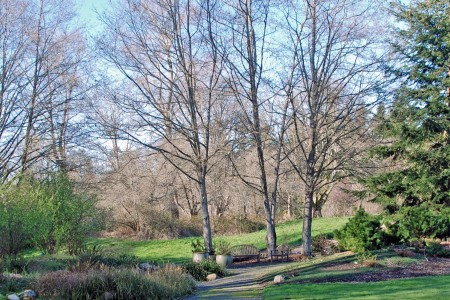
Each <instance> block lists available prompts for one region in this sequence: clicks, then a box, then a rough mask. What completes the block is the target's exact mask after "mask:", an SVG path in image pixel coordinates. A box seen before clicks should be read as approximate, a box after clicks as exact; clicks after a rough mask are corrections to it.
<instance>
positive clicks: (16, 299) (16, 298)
mask: <svg viewBox="0 0 450 300" xmlns="http://www.w3.org/2000/svg"><path fill="white" fill-rule="evenodd" d="M7 299H8V300H20V298H19V296H17V295H16V294H11V295H8V298H7Z"/></svg>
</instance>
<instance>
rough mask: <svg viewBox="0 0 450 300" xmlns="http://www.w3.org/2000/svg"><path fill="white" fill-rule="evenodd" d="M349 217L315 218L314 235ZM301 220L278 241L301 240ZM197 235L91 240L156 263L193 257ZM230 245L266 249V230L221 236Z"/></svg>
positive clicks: (280, 229)
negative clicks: (140, 239)
mask: <svg viewBox="0 0 450 300" xmlns="http://www.w3.org/2000/svg"><path fill="white" fill-rule="evenodd" d="M347 220H348V218H320V219H314V220H313V228H312V230H313V233H312V234H313V235H317V234H320V233H328V232H332V231H333V230H335V229H338V228H341V227H342V226H343V225H344V224H345V223H346V222H347ZM301 228H302V221H301V220H300V221H299V220H296V221H289V222H285V223H283V224H279V225H278V226H277V236H278V244H281V243H288V244H290V245H298V244H299V243H300V236H301ZM194 239H196V238H184V239H178V240H153V241H131V240H125V239H113V238H104V239H98V240H95V241H93V242H92V243H95V244H100V245H102V247H103V249H104V250H105V251H110V252H115V253H128V254H133V255H136V256H138V257H140V258H142V259H144V260H148V261H155V262H180V261H185V260H189V259H191V255H192V254H191V242H192V241H193V240H194ZM220 239H223V240H225V241H228V242H230V243H231V245H238V244H253V245H255V246H257V247H258V248H260V249H264V248H265V231H264V230H262V231H258V232H253V233H248V234H241V235H235V236H224V237H220Z"/></svg>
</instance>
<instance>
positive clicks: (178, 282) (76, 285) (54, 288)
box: [35, 265, 195, 300]
mask: <svg viewBox="0 0 450 300" xmlns="http://www.w3.org/2000/svg"><path fill="white" fill-rule="evenodd" d="M194 287H195V283H194V282H193V280H192V278H191V277H190V276H189V275H188V274H186V273H184V272H183V271H182V269H181V268H177V267H175V266H170V265H169V266H166V267H165V268H162V269H161V270H158V271H155V272H152V273H150V274H140V273H138V272H135V271H131V270H124V269H122V270H108V269H106V270H91V271H90V272H69V271H57V272H52V273H48V274H45V275H44V276H42V277H41V278H40V279H39V280H38V281H37V284H36V287H35V289H36V291H37V292H38V293H39V295H40V296H41V297H43V298H51V299H55V298H56V299H80V300H81V299H103V298H104V294H105V293H106V292H108V293H110V294H112V295H113V297H114V299H176V298H179V297H181V296H184V295H186V294H189V293H191V292H192V291H193V289H194Z"/></svg>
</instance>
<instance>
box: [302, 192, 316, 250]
mask: <svg viewBox="0 0 450 300" xmlns="http://www.w3.org/2000/svg"><path fill="white" fill-rule="evenodd" d="M313 197H314V192H313V189H312V188H311V187H310V186H307V188H306V191H305V207H304V211H303V234H302V248H303V255H306V256H311V225H312V218H313V215H312V204H313Z"/></svg>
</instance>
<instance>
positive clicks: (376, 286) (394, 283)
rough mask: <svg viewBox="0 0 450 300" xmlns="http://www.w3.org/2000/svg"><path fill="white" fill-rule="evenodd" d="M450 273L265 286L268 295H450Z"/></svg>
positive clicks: (300, 296)
mask: <svg viewBox="0 0 450 300" xmlns="http://www.w3.org/2000/svg"><path fill="white" fill-rule="evenodd" d="M448 282H450V276H449V275H447V276H430V277H422V278H413V279H399V280H389V281H379V282H369V283H322V284H283V285H279V286H270V287H268V288H266V289H265V290H264V293H263V297H264V299H271V300H277V299H330V297H331V298H333V299H383V300H385V299H450V289H449V288H446V286H447V285H448Z"/></svg>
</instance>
